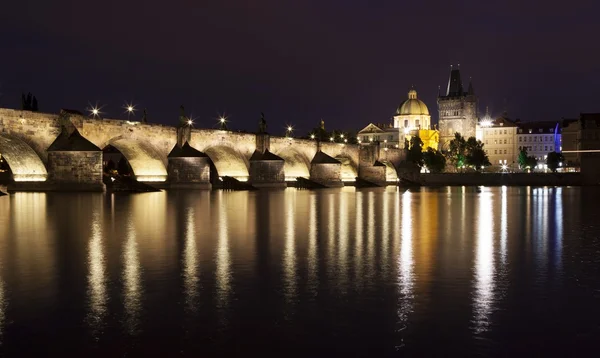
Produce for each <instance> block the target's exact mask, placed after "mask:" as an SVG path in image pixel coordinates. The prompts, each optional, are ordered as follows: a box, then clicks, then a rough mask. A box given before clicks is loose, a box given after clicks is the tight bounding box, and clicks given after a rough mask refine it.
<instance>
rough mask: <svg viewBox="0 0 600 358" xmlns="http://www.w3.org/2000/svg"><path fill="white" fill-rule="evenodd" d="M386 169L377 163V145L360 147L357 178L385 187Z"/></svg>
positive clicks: (383, 165)
mask: <svg viewBox="0 0 600 358" xmlns="http://www.w3.org/2000/svg"><path fill="white" fill-rule="evenodd" d="M386 170H387V167H386V165H385V164H383V163H381V162H380V161H379V143H376V144H369V145H362V146H361V147H360V149H359V156H358V178H359V179H362V180H365V181H368V182H370V183H373V184H376V185H379V186H385V185H386V182H387V175H386Z"/></svg>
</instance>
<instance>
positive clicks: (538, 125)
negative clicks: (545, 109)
mask: <svg viewBox="0 0 600 358" xmlns="http://www.w3.org/2000/svg"><path fill="white" fill-rule="evenodd" d="M561 130H562V126H561V125H560V123H559V122H557V121H545V122H524V123H519V129H518V130H517V147H518V148H522V147H524V148H525V149H526V150H527V154H528V155H531V156H534V157H535V158H536V159H537V160H538V163H539V164H540V165H544V164H545V163H546V157H547V156H548V153H551V152H554V151H556V152H560V151H561Z"/></svg>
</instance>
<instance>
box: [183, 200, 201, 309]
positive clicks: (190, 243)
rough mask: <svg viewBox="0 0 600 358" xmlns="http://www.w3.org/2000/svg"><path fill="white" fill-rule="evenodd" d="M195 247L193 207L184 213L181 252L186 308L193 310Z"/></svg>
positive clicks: (196, 282)
mask: <svg viewBox="0 0 600 358" xmlns="http://www.w3.org/2000/svg"><path fill="white" fill-rule="evenodd" d="M197 255H198V252H197V249H196V225H195V222H194V208H193V207H189V208H188V210H187V214H186V228H185V249H184V252H183V282H184V287H185V301H186V309H187V310H189V311H190V312H195V311H196V309H197V307H198V262H197V261H198V259H197Z"/></svg>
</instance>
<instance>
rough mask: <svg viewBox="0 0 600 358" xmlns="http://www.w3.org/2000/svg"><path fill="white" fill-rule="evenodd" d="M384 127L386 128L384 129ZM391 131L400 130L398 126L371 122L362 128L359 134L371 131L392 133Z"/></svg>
mask: <svg viewBox="0 0 600 358" xmlns="http://www.w3.org/2000/svg"><path fill="white" fill-rule="evenodd" d="M382 128H384V129H382ZM390 132H394V133H396V132H398V128H394V127H390V126H384V125H382V124H373V123H369V125H367V126H366V127H365V128H363V129H361V130H360V131H359V132H358V134H370V133H390Z"/></svg>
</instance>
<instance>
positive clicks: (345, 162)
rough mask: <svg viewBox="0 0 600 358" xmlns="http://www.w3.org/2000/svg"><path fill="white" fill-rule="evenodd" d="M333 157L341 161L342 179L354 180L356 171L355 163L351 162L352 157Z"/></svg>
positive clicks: (356, 174)
mask: <svg viewBox="0 0 600 358" xmlns="http://www.w3.org/2000/svg"><path fill="white" fill-rule="evenodd" d="M335 159H337V160H339V161H340V162H341V163H342V168H341V176H342V181H355V180H356V177H357V176H358V171H357V170H356V164H354V163H353V162H352V159H350V158H345V157H337V158H335Z"/></svg>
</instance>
